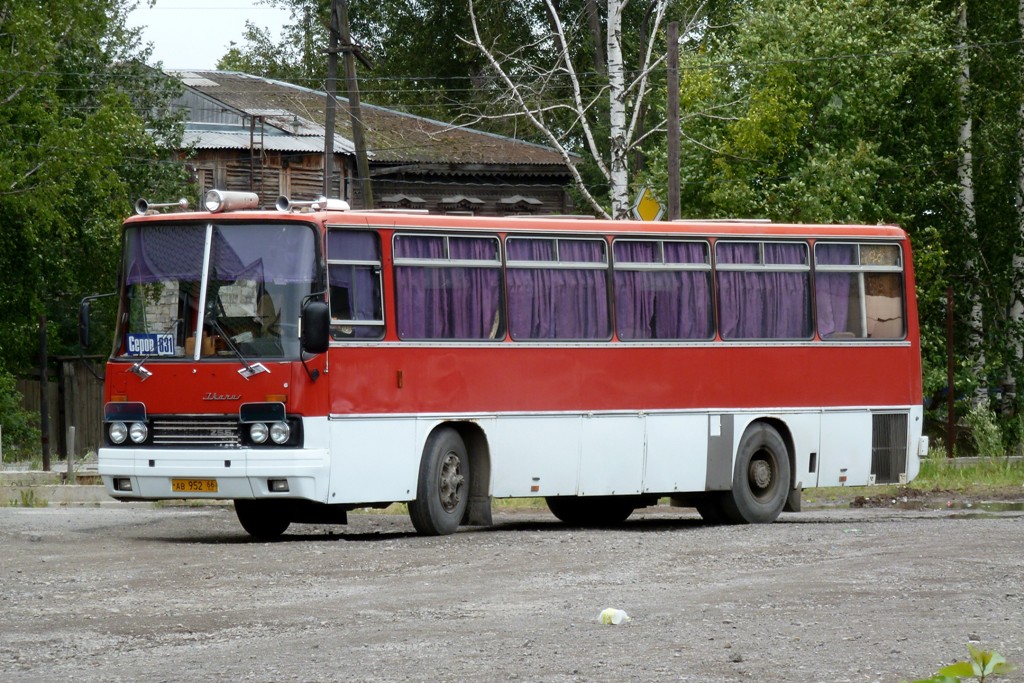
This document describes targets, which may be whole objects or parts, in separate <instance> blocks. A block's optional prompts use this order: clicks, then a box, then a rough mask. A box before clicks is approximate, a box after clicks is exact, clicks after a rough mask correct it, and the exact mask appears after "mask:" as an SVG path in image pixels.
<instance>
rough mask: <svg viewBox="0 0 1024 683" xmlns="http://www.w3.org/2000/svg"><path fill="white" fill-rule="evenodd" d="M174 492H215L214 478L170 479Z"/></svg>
mask: <svg viewBox="0 0 1024 683" xmlns="http://www.w3.org/2000/svg"><path fill="white" fill-rule="evenodd" d="M171 490H172V491H174V492H175V493H217V480H216V479H171Z"/></svg>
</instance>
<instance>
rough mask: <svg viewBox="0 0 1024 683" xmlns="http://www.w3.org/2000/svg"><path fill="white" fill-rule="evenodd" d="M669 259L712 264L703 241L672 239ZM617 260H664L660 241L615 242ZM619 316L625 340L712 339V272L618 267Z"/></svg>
mask: <svg viewBox="0 0 1024 683" xmlns="http://www.w3.org/2000/svg"><path fill="white" fill-rule="evenodd" d="M664 249H665V255H664V261H665V262H666V263H695V264H706V263H707V258H706V249H705V246H704V245H703V244H700V243H683V242H667V243H665V244H664ZM615 259H616V262H617V263H660V262H661V259H662V257H661V254H660V252H659V249H658V243H657V242H638V241H617V242H615ZM615 319H616V331H617V333H618V335H619V338H620V339H624V340H642V339H710V338H711V337H712V336H714V321H713V319H712V316H711V273H710V271H677V270H664V271H661V270H617V271H616V272H615Z"/></svg>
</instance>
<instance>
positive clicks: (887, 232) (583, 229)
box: [125, 210, 907, 239]
mask: <svg viewBox="0 0 1024 683" xmlns="http://www.w3.org/2000/svg"><path fill="white" fill-rule="evenodd" d="M211 220H213V221H216V222H218V223H227V222H231V223H235V222H247V221H259V222H263V221H268V220H274V221H296V222H304V223H310V222H313V223H317V224H321V225H326V226H359V227H374V228H385V229H409V230H414V229H424V230H467V231H482V232H489V233H516V232H526V233H536V232H555V233H568V234H591V235H593V234H600V235H635V236H661V237H685V236H706V235H709V236H728V237H802V238H813V237H831V238H834V237H840V236H842V237H856V238H874V239H905V238H906V236H907V235H906V232H904V231H903V229H902V228H900V227H899V226H897V225H856V224H843V225H834V224H810V223H772V222H769V221H765V220H759V219H748V220H744V219H729V220H712V219H706V220H699V219H697V220H679V221H658V222H646V221H637V220H622V221H610V220H604V219H598V218H588V217H579V216H572V217H558V216H544V215H541V216H473V215H452V214H426V213H422V212H403V211H396V210H386V211H316V212H309V211H301V212H300V211H291V212H282V211H267V210H252V211H233V212H224V213H210V212H207V211H193V212H182V213H159V214H149V215H144V216H132V217H131V218H128V219H127V220H126V221H125V226H128V225H137V224H141V223H151V222H167V221H190V222H191V221H211Z"/></svg>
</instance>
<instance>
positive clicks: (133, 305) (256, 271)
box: [116, 223, 317, 359]
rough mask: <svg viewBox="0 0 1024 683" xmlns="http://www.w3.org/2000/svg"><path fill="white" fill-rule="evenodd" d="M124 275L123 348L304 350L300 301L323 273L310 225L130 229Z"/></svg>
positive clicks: (203, 354) (136, 352)
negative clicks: (300, 347)
mask: <svg viewBox="0 0 1024 683" xmlns="http://www.w3.org/2000/svg"><path fill="white" fill-rule="evenodd" d="M123 272H124V273H125V278H126V281H125V297H126V298H125V301H124V303H123V308H122V310H123V311H125V315H123V316H122V317H121V320H120V323H119V327H120V329H119V333H118V337H117V338H118V339H119V340H120V343H119V348H118V349H117V350H116V353H117V355H120V356H142V357H152V356H164V357H176V358H197V359H198V358H217V357H219V356H234V355H236V352H237V353H238V354H242V355H244V356H245V357H246V358H263V359H296V358H298V357H299V339H298V320H299V314H300V308H301V305H302V300H303V298H304V297H306V296H307V295H308V294H310V293H311V292H312V291H313V287H314V283H315V282H316V273H317V268H316V248H315V239H314V232H313V230H312V228H311V227H310V226H306V225H298V224H295V223H289V224H282V223H248V224H210V223H176V224H161V225H155V224H151V225H139V226H131V227H129V228H127V229H126V231H125V240H124V270H123ZM197 347H198V348H197ZM232 347H234V349H233V348H232Z"/></svg>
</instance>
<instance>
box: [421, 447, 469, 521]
mask: <svg viewBox="0 0 1024 683" xmlns="http://www.w3.org/2000/svg"><path fill="white" fill-rule="evenodd" d="M468 504H469V457H468V455H467V454H466V445H465V444H464V443H463V442H462V437H461V436H459V433H458V432H456V431H455V430H454V429H451V428H450V427H444V428H441V429H438V430H435V431H434V433H432V434H431V435H430V436H429V437H428V438H427V443H426V445H425V446H424V447H423V459H422V461H421V462H420V476H419V486H418V488H417V491H416V499H415V500H412V501H410V502H409V518H410V519H411V520H412V525H413V526H414V527H416V531H418V532H419V533H420V534H423V535H424V536H444V535H447V534H450V533H454V532H455V530H456V529H457V528H458V527H459V524H461V523H462V518H463V516H464V515H465V514H466V506H467V505H468Z"/></svg>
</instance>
